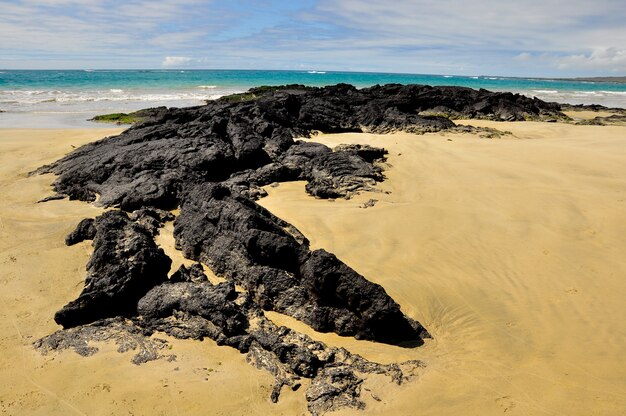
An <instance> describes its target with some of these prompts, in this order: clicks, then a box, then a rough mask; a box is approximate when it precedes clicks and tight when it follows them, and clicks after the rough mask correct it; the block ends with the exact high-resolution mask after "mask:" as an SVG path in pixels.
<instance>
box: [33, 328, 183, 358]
mask: <svg viewBox="0 0 626 416" xmlns="http://www.w3.org/2000/svg"><path fill="white" fill-rule="evenodd" d="M107 341H112V342H114V343H115V344H116V345H117V351H118V352H120V353H124V352H127V351H137V350H138V351H137V353H136V354H135V355H134V356H133V358H132V359H131V362H132V363H133V364H143V363H146V362H148V361H153V360H157V359H159V358H165V359H167V360H170V361H172V360H175V359H176V356H175V355H171V354H163V353H162V352H161V351H163V350H165V351H167V350H168V349H167V346H168V344H167V342H166V341H164V340H162V339H159V338H150V337H147V336H146V332H145V330H143V329H142V328H141V327H139V326H137V325H135V324H133V322H132V321H129V320H128V319H124V318H107V319H102V320H99V321H96V322H93V323H91V324H88V325H82V326H78V327H75V328H69V329H64V330H60V331H57V332H55V333H53V334H51V335H48V336H47V337H44V338H42V339H40V340H37V341H35V343H34V347H35V348H36V349H38V350H39V351H41V353H42V354H49V353H50V352H51V351H61V350H66V349H72V350H74V351H75V352H76V353H77V354H80V355H82V356H85V357H86V356H90V355H93V354H95V353H97V352H98V347H96V346H93V345H91V344H92V343H93V342H107Z"/></svg>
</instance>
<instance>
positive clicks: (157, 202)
mask: <svg viewBox="0 0 626 416" xmlns="http://www.w3.org/2000/svg"><path fill="white" fill-rule="evenodd" d="M144 115H145V121H144V122H143V123H142V124H136V125H134V126H133V127H132V128H130V129H128V130H126V131H125V132H124V133H122V134H121V135H119V136H116V137H109V138H105V139H103V140H100V141H98V142H95V143H91V144H88V145H86V146H83V147H81V148H79V149H77V150H76V151H74V152H72V153H70V154H69V155H67V156H66V157H64V158H63V159H61V160H59V161H57V162H55V163H53V164H52V165H49V166H46V167H43V168H41V169H40V170H39V172H46V173H55V174H57V175H58V178H57V180H56V181H55V183H54V188H55V190H56V192H57V194H58V195H57V197H60V196H69V198H70V199H79V200H83V201H90V202H91V201H96V199H97V198H98V203H99V204H101V205H104V206H109V207H118V208H120V209H121V210H123V211H129V212H130V211H133V212H132V213H131V214H130V216H129V215H128V214H126V213H125V212H123V211H120V210H114V211H108V212H106V213H104V214H102V215H101V216H99V217H97V218H95V219H87V220H83V221H81V223H80V224H79V225H78V226H77V228H76V230H75V231H73V232H72V233H71V234H70V235H68V237H67V239H66V242H67V244H70V245H71V244H76V243H78V242H80V241H84V240H93V246H94V253H93V255H92V257H91V260H90V261H89V263H88V264H87V272H88V274H87V277H86V279H85V288H84V290H83V292H82V293H81V294H80V296H79V297H78V298H77V299H76V300H74V301H72V302H70V303H69V304H67V305H66V306H64V307H63V308H62V309H61V310H60V311H58V312H57V314H56V315H55V320H56V322H57V323H59V324H61V325H62V326H63V327H64V328H65V329H64V330H61V331H59V332H57V333H55V334H52V335H51V336H49V337H46V338H44V339H42V340H40V341H39V342H37V343H36V346H37V347H38V348H40V349H41V350H42V351H48V350H50V349H61V348H74V349H76V350H77V351H78V352H79V353H81V354H91V353H93V349H92V347H91V346H89V341H90V340H105V339H114V340H116V342H118V345H126V346H135V347H137V348H139V349H140V353H139V355H138V356H137V357H136V360H135V361H136V362H142V361H145V360H147V359H153V358H157V357H158V356H160V353H159V352H158V351H159V350H160V349H161V348H160V346H161V344H160V343H158V342H157V343H156V344H155V343H152V342H148V341H146V342H143V341H141V340H140V338H141V337H142V336H149V335H151V334H153V333H154V332H155V331H162V332H165V333H167V334H170V335H172V336H174V337H178V338H193V339H202V338H205V337H208V338H211V339H213V340H215V341H216V342H217V343H218V344H219V345H228V346H231V347H233V348H236V349H237V350H239V351H241V352H242V353H245V354H247V357H248V360H249V361H250V362H252V363H253V364H255V365H256V366H258V367H260V368H264V369H266V370H267V371H269V372H270V373H272V374H273V375H274V377H275V378H276V386H275V388H274V391H273V392H272V397H271V398H272V400H274V401H276V400H278V397H279V394H280V391H281V388H282V387H283V386H285V385H286V386H289V387H291V388H292V389H294V390H295V389H297V388H298V387H299V386H300V382H299V381H298V380H300V378H302V377H304V378H309V379H311V384H310V387H309V389H308V391H307V393H306V398H307V400H308V402H309V410H310V411H311V413H312V414H314V415H317V414H322V413H324V412H326V411H331V410H335V409H338V408H340V407H346V406H348V407H352V408H356V409H359V408H362V407H363V406H364V404H363V401H362V400H361V399H360V395H361V385H362V382H363V378H362V377H361V376H362V375H363V374H372V373H373V374H387V375H389V376H390V377H391V378H392V380H393V381H395V382H396V383H398V384H399V383H401V382H402V381H403V380H406V379H408V378H410V377H412V376H413V375H415V373H416V371H417V369H418V368H419V367H420V365H421V364H420V363H419V362H416V361H410V362H406V363H402V364H390V365H381V364H376V363H372V362H369V361H367V360H365V359H363V358H362V357H359V356H357V355H354V354H351V353H349V352H348V351H346V350H344V349H339V348H331V347H328V346H326V345H324V344H322V343H320V342H316V341H313V340H312V339H311V338H309V337H308V336H305V335H303V334H300V333H298V332H295V331H293V330H291V329H288V328H285V327H280V326H277V325H275V324H274V323H272V322H271V321H270V320H268V319H267V318H266V317H265V315H264V312H263V310H272V311H277V312H280V313H283V314H286V315H290V316H292V317H294V318H296V319H299V320H301V321H303V322H305V323H307V324H308V325H310V326H311V327H313V328H314V329H316V330H318V331H322V332H335V333H337V334H340V335H344V336H354V337H356V338H360V339H368V340H372V341H377V342H385V343H392V344H398V345H402V346H405V347H412V346H416V345H419V344H421V343H422V338H423V337H426V336H428V334H427V333H426V331H425V330H424V328H423V327H422V326H421V325H420V324H419V323H417V322H415V321H413V320H412V319H411V318H409V317H407V316H405V315H404V314H403V313H402V311H401V310H400V306H399V305H398V304H397V303H396V302H395V301H394V300H393V299H391V298H390V297H389V296H388V295H387V293H386V292H385V290H384V289H383V288H382V287H381V286H380V285H377V284H375V283H372V282H369V281H367V280H366V279H365V278H364V277H363V276H361V275H359V274H358V273H357V272H356V271H354V270H352V269H351V268H350V267H348V266H347V265H346V264H344V263H343V262H341V261H340V260H339V259H337V257H335V256H334V255H332V254H331V253H328V252H326V251H324V250H313V251H312V250H311V249H310V248H309V243H308V240H307V239H306V238H305V236H303V235H302V234H301V233H300V232H299V231H298V230H297V229H295V228H294V227H293V226H291V225H290V224H288V223H286V222H285V221H283V220H281V219H280V218H277V217H276V216H274V215H272V214H271V213H270V212H268V211H267V210H265V209H264V208H262V207H261V206H260V205H258V204H256V203H255V202H254V201H255V200H256V199H258V198H260V197H262V196H263V195H264V191H263V189H261V187H262V186H264V185H269V184H272V183H277V182H284V181H292V180H305V181H307V185H306V190H307V192H308V193H309V194H311V195H313V196H316V197H319V198H350V196H351V195H353V194H354V193H357V192H359V191H362V190H364V189H370V188H371V187H372V186H373V185H375V184H376V182H379V181H382V180H383V179H384V177H383V173H382V168H381V167H380V166H379V165H378V164H377V162H378V161H381V160H384V158H385V155H386V151H385V150H384V149H380V148H374V147H370V146H364V145H344V146H338V147H337V148H335V149H330V148H328V147H327V146H324V145H322V144H318V143H312V142H309V141H302V140H294V139H295V138H296V137H309V136H310V135H311V134H313V133H314V132H316V131H322V132H327V133H332V132H362V131H371V132H381V133H382V132H389V131H395V130H405V131H410V132H415V133H426V132H433V131H440V130H451V129H456V128H457V127H456V126H455V124H454V122H452V121H451V120H450V118H455V117H473V118H488V119H496V120H524V119H541V118H562V117H565V116H564V115H563V114H562V113H560V111H559V108H558V105H556V104H548V103H545V102H543V101H540V100H536V99H529V98H526V97H523V96H520V95H514V94H509V93H492V92H489V91H485V90H479V91H476V90H471V89H468V88H459V87H428V86H420V85H407V86H402V85H386V86H375V87H372V88H367V89H362V90H358V89H356V88H354V87H352V86H350V85H345V84H340V85H336V86H332V87H325V88H311V87H302V86H288V87H284V88H282V87H270V88H257V89H253V90H251V91H249V92H248V93H245V94H239V95H237V96H231V97H225V98H223V99H220V100H217V101H213V102H210V103H207V105H204V106H200V107H192V108H184V109H168V110H165V109H156V110H154V111H147V112H145V114H144ZM372 205H373V204H372ZM177 206H179V207H180V209H181V211H180V215H179V216H178V217H177V218H176V220H175V223H174V236H175V239H176V244H177V248H179V249H181V250H182V251H183V254H184V255H185V256H186V257H187V258H189V259H193V260H196V261H199V262H203V263H204V264H206V265H207V266H208V267H210V268H211V269H212V271H213V272H215V273H216V274H218V275H220V276H222V277H224V278H225V279H226V282H223V283H220V284H218V285H213V284H211V283H210V282H209V280H208V278H207V276H206V275H205V274H204V272H203V266H202V265H201V264H200V263H196V264H194V265H193V266H190V267H184V266H183V267H181V268H180V269H179V270H178V271H176V272H175V273H174V274H173V275H172V276H171V278H170V279H168V271H169V268H170V265H171V260H170V259H169V258H168V257H167V256H166V255H165V254H164V252H163V250H161V249H160V248H158V247H157V245H156V243H155V241H154V236H155V235H156V234H157V233H158V232H159V228H160V227H161V226H162V225H163V224H164V223H165V222H168V221H172V220H173V219H174V218H173V215H172V214H171V213H170V212H168V211H167V210H168V209H171V208H174V207H177ZM235 285H239V286H240V287H241V288H242V289H243V291H242V290H241V289H240V290H237V289H236V286H235Z"/></svg>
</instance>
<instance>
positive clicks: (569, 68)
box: [0, 0, 626, 76]
mask: <svg viewBox="0 0 626 416" xmlns="http://www.w3.org/2000/svg"><path fill="white" fill-rule="evenodd" d="M0 1H2V0H0ZM625 15H626V3H624V1H623V0H597V1H595V2H589V1H588V0H570V2H569V3H568V6H567V7H564V6H563V3H562V1H561V0H518V1H516V2H503V1H495V0H476V1H472V2H468V1H466V0H441V1H438V2H432V1H427V0H398V1H394V2H389V1H388V0H300V1H298V2H288V3H287V2H284V1H280V0H263V2H258V1H253V0H238V1H234V2H216V1H207V0H161V1H158V2H155V1H148V0H125V1H124V2H123V4H121V3H120V2H118V1H114V0H80V1H79V0H4V1H3V3H2V13H0V67H26V66H30V67H43V68H48V67H51V65H53V63H55V62H59V63H60V62H63V65H68V64H67V63H68V62H70V64H69V66H70V67H79V68H80V67H85V66H87V67H93V68H96V67H118V68H120V67H126V68H133V67H135V68H137V67H140V68H141V67H143V68H152V67H156V66H159V65H163V66H167V67H175V66H188V67H189V66H190V67H203V66H206V65H209V64H211V65H216V66H217V68H257V69H258V68H261V69H297V68H299V67H300V65H304V66H306V67H315V68H323V69H327V70H333V69H335V70H361V71H387V72H414V73H415V72H417V73H452V74H467V75H480V74H494V75H520V76H569V75H594V74H603V73H609V72H610V73H614V72H620V71H622V72H624V71H626V69H625V67H624V61H623V60H624V55H623V54H624V46H623V45H626V25H624V24H623V16H625ZM209 51H210V52H209ZM164 56H165V57H167V58H165V60H164V58H163V57H164ZM187 57H193V58H189V59H188V60H179V59H178V58H187ZM209 58H210V59H209ZM71 62H73V64H71Z"/></svg>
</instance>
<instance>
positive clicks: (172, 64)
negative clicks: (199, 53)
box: [161, 56, 193, 68]
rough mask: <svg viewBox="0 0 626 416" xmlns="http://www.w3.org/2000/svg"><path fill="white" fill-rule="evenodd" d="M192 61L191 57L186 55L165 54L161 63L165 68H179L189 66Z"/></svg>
mask: <svg viewBox="0 0 626 416" xmlns="http://www.w3.org/2000/svg"><path fill="white" fill-rule="evenodd" d="M192 62H193V58H190V57H188V56H166V57H165V59H163V62H162V63H161V65H163V66H164V67H167V68H180V67H184V66H189V65H190V64H191V63H192Z"/></svg>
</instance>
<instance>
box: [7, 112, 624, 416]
mask: <svg viewBox="0 0 626 416" xmlns="http://www.w3.org/2000/svg"><path fill="white" fill-rule="evenodd" d="M467 123H471V124H474V125H483V126H492V127H496V128H500V129H502V130H509V131H512V132H513V133H514V136H513V137H507V138H504V139H494V140H489V139H479V138H477V137H475V136H471V135H448V136H444V135H439V134H433V135H426V136H413V135H408V134H394V135H384V136H380V135H371V134H359V135H357V134H343V135H329V136H318V137H316V138H315V140H316V141H320V142H323V143H326V144H329V145H335V144H339V143H350V142H360V143H363V142H367V143H371V144H373V145H379V146H384V147H386V148H387V149H389V152H390V154H389V160H388V164H389V166H388V167H387V169H386V176H387V180H386V181H385V182H383V183H382V184H381V185H380V187H379V188H380V190H381V191H385V192H389V193H385V192H376V193H367V194H362V195H360V196H358V197H356V198H354V199H353V200H350V201H336V202H330V201H323V200H315V199H313V198H311V197H308V196H307V195H306V194H305V193H304V184H303V183H301V182H296V183H289V184H280V186H278V187H277V188H271V187H269V188H268V192H270V196H269V197H267V198H265V199H263V200H262V201H260V202H261V203H262V204H263V205H264V206H266V207H267V208H269V209H270V210H271V211H272V212H274V213H275V214H276V215H278V216H280V217H281V218H284V219H285V220H287V221H289V222H291V223H292V224H294V225H295V226H296V227H298V228H299V229H300V230H301V231H302V232H303V233H304V234H305V235H306V236H307V237H308V238H309V239H310V240H311V243H312V245H313V247H323V248H325V249H327V250H329V251H331V252H334V253H335V254H336V255H337V256H339V257H340V258H341V259H342V260H344V261H345V262H346V263H347V264H348V265H350V266H352V267H353V268H355V269H356V270H357V271H358V272H360V273H361V274H363V275H364V276H365V277H367V278H368V279H370V280H372V281H375V282H378V283H380V284H382V285H383V286H384V287H385V289H386V290H387V292H388V293H389V294H390V295H391V296H392V297H393V298H394V299H396V300H397V301H398V302H399V303H400V304H401V306H402V308H403V310H404V311H405V312H406V313H407V314H409V315H410V316H412V317H414V318H416V319H418V320H419V321H420V322H422V323H423V324H424V325H426V326H427V328H428V329H429V331H430V332H431V333H432V334H433V337H434V339H433V340H432V341H429V342H427V344H426V345H425V346H424V347H421V348H418V349H414V350H407V349H402V348H398V347H392V346H386V345H378V344H374V343H370V342H359V341H354V340H352V339H350V338H342V337H338V336H334V335H330V334H316V333H314V332H313V331H311V330H310V329H308V328H306V326H305V325H303V324H300V323H298V322H296V321H294V320H293V319H289V318H286V317H282V316H280V315H278V314H269V315H270V317H271V318H272V319H275V320H276V321H278V322H281V323H285V324H287V325H289V326H292V327H295V328H296V329H299V330H302V331H305V332H307V333H309V334H310V335H312V336H315V337H316V338H318V339H321V340H323V341H325V342H328V343H329V344H331V345H339V346H345V347H347V348H349V349H350V350H352V351H355V352H358V353H361V354H363V355H364V356H366V357H367V358H370V359H374V360H379V361H381V362H392V361H395V360H401V359H412V358H417V359H421V360H423V361H424V362H426V364H427V367H426V368H425V369H424V370H423V371H422V373H421V374H420V376H419V378H418V379H417V380H416V381H414V382H412V383H408V384H406V385H404V386H402V387H395V386H389V385H388V384H386V382H385V381H384V380H379V379H378V378H372V379H371V380H369V381H368V388H371V389H372V390H373V391H374V392H376V396H377V397H379V398H380V399H381V401H380V402H378V401H376V400H373V399H372V398H371V396H368V394H369V392H365V391H364V398H365V399H366V401H367V405H368V407H367V409H366V411H364V412H360V413H359V414H363V415H379V414H385V415H418V414H419V415H499V414H503V413H506V414H511V415H544V414H545V415H581V416H582V415H622V414H624V409H626V361H625V360H624V352H625V351H626V306H624V304H625V303H626V302H624V299H625V298H626V261H625V260H624V254H623V253H624V252H626V251H625V249H626V221H624V218H625V217H626V215H625V213H626V128H625V127H597V126H573V125H566V124H551V123H490V122H478V121H472V122H467ZM105 134H112V131H111V130H108V131H105V130H102V131H93V130H90V131H7V130H4V131H2V130H0V188H1V189H2V198H0V299H1V300H2V302H0V325H2V327H0V351H1V352H2V353H1V354H0V377H2V380H3V382H2V383H0V414H4V413H6V414H9V415H13V414H16V415H22V414H26V415H28V414H37V415H66V414H67V415H69V414H89V415H109V414H128V413H130V414H135V415H161V414H162V415H170V414H173V415H175V414H180V415H189V414H198V415H213V414H225V415H226V414H234V415H247V414H250V415H252V414H255V415H266V414H267V415H274V414H277V415H280V414H285V415H292V414H296V415H297V414H306V404H305V403H304V401H303V397H302V396H303V391H299V392H295V393H293V392H290V391H284V392H283V395H282V396H281V401H280V402H279V403H278V404H276V405H274V404H271V403H270V402H269V400H268V392H269V389H270V388H271V383H272V379H271V377H270V376H269V375H268V374H267V373H265V372H263V371H260V370H256V369H254V368H253V367H251V366H249V365H248V364H246V363H245V360H244V358H243V356H242V355H240V354H239V353H237V352H236V351H234V350H232V349H230V348H225V347H217V346H215V344H214V343H212V342H211V341H206V342H202V343H200V342H196V341H179V340H173V341H172V345H173V349H172V353H174V354H176V355H177V356H178V361H177V362H167V361H156V362H151V363H148V364H144V365H141V366H135V365H133V364H131V363H130V362H129V359H130V355H129V354H118V353H117V352H115V351H114V348H113V347H112V346H104V347H103V349H102V351H101V352H100V353H98V354H96V355H94V356H92V357H88V358H84V357H80V356H78V355H76V354H74V353H73V352H64V353H60V354H51V355H49V356H47V357H42V356H40V355H39V354H38V353H37V352H35V351H33V350H32V348H31V347H30V344H31V342H32V341H34V340H35V339H37V338H39V337H41V336H44V335H47V334H49V333H51V332H52V331H54V330H55V329H56V328H57V326H56V325H55V324H54V322H53V321H52V316H53V314H54V312H55V311H56V310H57V309H58V308H59V307H60V306H62V305H63V304H64V303H66V302H67V301H68V300H70V299H73V298H74V297H75V296H76V295H77V294H78V293H79V292H80V290H81V288H82V284H83V282H82V279H83V277H84V266H85V263H86V261H87V259H88V256H89V252H90V246H89V244H88V243H83V244H80V245H77V246H74V247H69V248H68V247H65V246H64V245H63V238H64V236H65V234H67V233H68V232H69V231H71V229H72V228H73V226H74V225H75V224H76V222H77V221H78V220H79V219H81V218H83V217H86V216H94V215H97V213H98V212H99V209H97V208H94V207H92V206H90V205H87V204H84V203H80V202H69V201H53V202H49V203H46V204H35V203H34V202H35V201H36V200H37V199H40V198H41V197H42V196H44V195H49V194H50V190H49V186H48V185H49V183H50V182H51V181H52V177H50V176H48V177H33V178H26V177H25V172H27V171H29V170H31V169H33V168H36V167H37V166H39V165H41V164H43V163H46V162H49V161H52V160H54V159H55V158H57V157H59V156H61V155H62V154H64V153H66V152H67V151H69V150H71V148H70V144H73V145H80V144H81V143H85V142H87V141H89V140H92V139H95V138H98V137H101V136H103V135H105ZM370 198H373V199H377V200H378V202H377V204H376V205H375V206H374V207H371V208H360V205H362V204H363V203H364V202H365V201H367V200H368V199H370ZM169 232H171V230H166V231H165V232H164V235H163V236H162V237H161V238H160V240H159V241H160V243H162V244H163V245H165V246H170V247H167V248H168V249H169V250H170V251H171V249H172V248H171V244H172V239H171V236H169V235H168V233H169ZM182 261H183V260H182V259H177V262H178V263H180V262H182ZM161 338H166V337H164V336H161ZM204 368H206V370H204ZM209 369H212V370H213V371H210V370H209ZM205 379H208V380H205ZM3 412H4V413H3ZM355 413H356V412H355V411H344V412H339V413H338V414H344V415H349V414H355Z"/></svg>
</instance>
